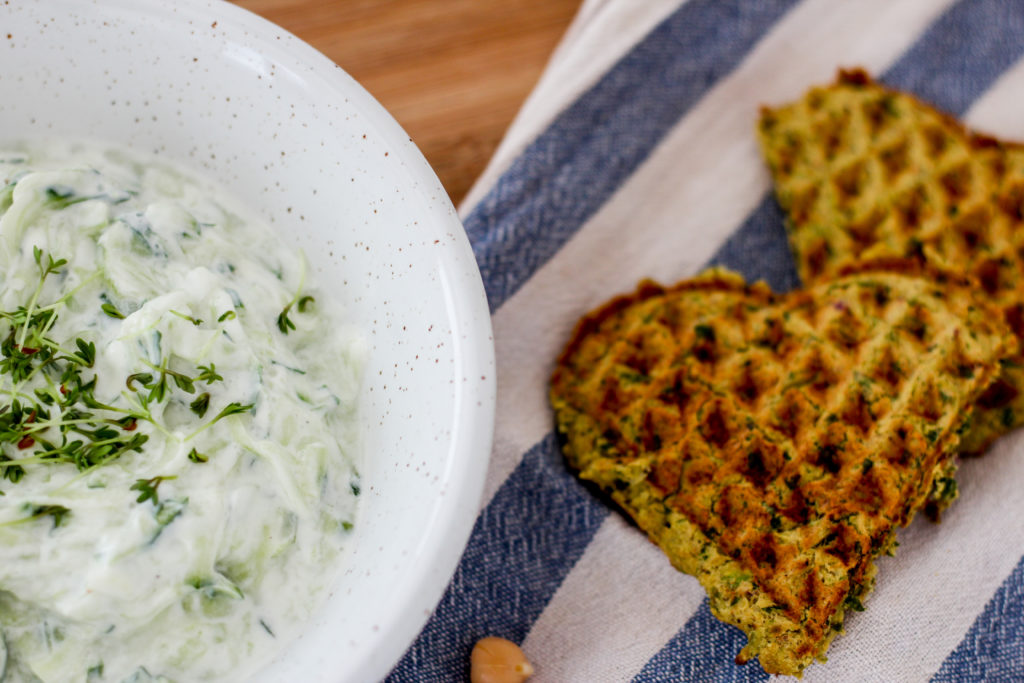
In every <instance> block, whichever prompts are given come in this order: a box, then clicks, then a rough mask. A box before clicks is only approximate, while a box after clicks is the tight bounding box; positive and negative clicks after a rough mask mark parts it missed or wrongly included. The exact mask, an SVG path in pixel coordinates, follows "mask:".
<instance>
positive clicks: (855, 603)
mask: <svg viewBox="0 0 1024 683" xmlns="http://www.w3.org/2000/svg"><path fill="white" fill-rule="evenodd" d="M889 265H890V266H891V265H892V264H889ZM964 284H965V283H964V282H953V281H952V280H951V279H950V278H948V277H946V276H944V275H943V276H940V277H939V278H938V279H928V278H921V277H915V276H911V275H905V274H900V273H895V272H869V273H861V274H857V275H848V276H846V277H843V278H841V279H839V280H837V281H834V282H829V283H823V284H820V285H817V286H815V287H814V288H812V289H810V290H807V291H802V292H794V293H792V294H789V295H785V296H775V295H773V294H771V292H770V291H768V290H767V288H766V287H764V286H763V285H754V286H752V287H748V286H746V285H744V284H743V282H742V280H740V279H739V278H738V277H737V276H733V275H731V274H728V273H725V272H722V271H713V272H710V273H708V274H705V275H703V276H701V277H699V278H697V279H695V280H691V281H688V282H684V283H681V284H680V285H676V286H675V287H672V288H669V289H665V288H662V287H659V286H658V285H656V284H654V283H644V284H642V285H641V287H640V289H638V291H637V292H636V293H635V294H634V295H632V296H628V297H623V298H620V299H617V300H615V301H613V302H610V303H609V304H608V305H606V306H605V307H602V308H601V309H598V310H597V311H595V312H594V313H592V314H590V315H589V316H587V317H586V318H584V320H583V321H581V323H580V325H579V327H578V329H577V334H576V336H575V338H574V340H573V342H572V343H570V345H569V346H568V348H567V349H566V351H565V353H564V354H563V356H562V358H561V361H560V363H559V367H558V369H557V370H556V372H555V374H554V377H553V382H552V403H553V405H554V406H555V409H556V413H557V417H558V425H559V430H560V432H561V433H562V434H563V435H564V436H565V438H566V442H565V446H564V450H565V453H566V456H567V458H568V460H569V462H570V464H571V465H572V466H573V467H574V468H576V469H578V470H579V471H580V475H581V477H583V478H584V479H587V480H590V481H593V482H595V483H597V484H598V485H600V486H601V487H602V488H604V489H605V490H606V491H608V492H609V493H610V494H611V496H612V498H613V499H614V500H616V502H617V503H618V504H619V505H621V506H622V507H623V508H624V509H625V510H626V511H627V512H628V513H629V514H630V515H631V516H632V517H633V519H634V520H635V521H636V522H637V523H638V525H639V526H640V527H641V528H643V529H644V530H645V531H646V532H647V533H648V534H649V535H650V536H651V537H652V539H653V540H655V541H656V542H657V543H659V545H661V547H662V548H663V549H664V550H665V551H666V552H667V554H668V555H669V557H670V558H671V559H672V561H673V563H674V564H675V565H676V566H677V567H679V568H680V569H682V570H683V571H686V572H688V573H691V574H694V575H696V576H697V577H698V578H699V579H700V580H701V582H702V583H703V584H704V586H705V588H706V589H707V590H708V593H709V596H710V599H711V606H712V609H713V611H714V612H715V613H716V615H717V616H719V617H720V618H722V619H723V620H725V621H727V622H729V623H733V624H735V625H737V626H739V627H741V628H743V629H744V631H746V632H747V634H748V637H749V642H748V645H747V647H746V648H744V651H743V653H742V654H741V658H743V659H749V658H751V657H753V656H755V655H759V656H760V660H761V664H762V666H763V667H764V668H765V670H766V671H769V672H778V673H790V674H792V673H797V672H799V671H800V670H802V669H803V667H804V666H806V665H807V664H809V663H810V662H811V661H812V660H813V658H814V657H815V656H818V655H820V654H822V653H823V651H824V649H825V648H826V647H827V645H828V643H829V642H830V641H831V639H832V638H833V637H834V636H835V635H836V634H837V633H838V632H839V631H840V630H841V628H842V627H841V624H842V621H843V614H844V612H845V610H846V609H850V608H853V609H859V608H860V600H861V598H862V597H863V595H864V594H865V593H866V592H867V590H869V589H870V586H871V583H872V579H873V576H874V567H873V564H872V559H873V558H874V557H876V556H877V555H878V554H880V553H882V552H884V551H886V550H887V549H889V548H890V546H891V542H892V535H893V532H894V531H895V529H896V528H898V527H900V526H903V525H905V524H906V523H907V522H908V521H909V520H910V519H911V518H912V517H913V516H914V514H915V513H916V512H917V511H918V510H920V509H922V508H924V509H926V510H929V511H930V512H931V513H937V512H938V511H940V510H941V508H942V507H943V506H945V505H946V504H948V503H949V502H950V501H951V499H952V498H953V497H955V491H956V488H955V482H954V480H953V469H954V467H955V466H954V464H953V461H952V456H953V454H954V452H955V449H956V447H957V444H958V442H959V436H958V431H959V430H961V429H962V427H963V425H964V423H965V418H966V416H967V414H968V413H969V411H970V406H971V405H972V404H973V402H974V401H975V400H976V399H977V397H978V395H979V393H980V392H981V391H982V389H983V388H984V387H985V386H986V385H987V384H988V382H989V381H990V380H991V379H992V378H993V377H994V375H995V373H996V372H997V371H998V367H999V364H998V360H999V358H1000V357H1001V356H1004V355H1005V354H1006V353H1007V352H1008V350H1009V349H1010V348H1012V347H1014V346H1015V340H1014V339H1013V338H1012V336H1011V335H1010V334H1009V333H1008V331H1007V330H1006V329H1005V328H1003V327H1002V326H1001V325H1000V324H999V322H998V319H999V316H998V313H995V314H993V312H992V310H991V309H988V308H987V307H985V306H982V305H979V304H977V302H976V301H975V300H974V297H973V292H972V290H971V289H970V288H968V287H966V286H964ZM993 321H995V322H993Z"/></svg>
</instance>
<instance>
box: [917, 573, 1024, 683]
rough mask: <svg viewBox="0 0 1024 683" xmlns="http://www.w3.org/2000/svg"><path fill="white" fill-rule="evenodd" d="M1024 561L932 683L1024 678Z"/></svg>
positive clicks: (1016, 679) (997, 593)
mask: <svg viewBox="0 0 1024 683" xmlns="http://www.w3.org/2000/svg"><path fill="white" fill-rule="evenodd" d="M1021 615H1024V558H1021V560H1020V562H1018V563H1017V568H1016V569H1014V570H1013V571H1012V572H1011V573H1010V576H1009V577H1008V578H1007V579H1006V581H1004V582H1003V585H1002V586H1001V587H1000V588H999V590H998V591H996V594H995V595H994V596H993V597H992V600H990V601H989V603H988V605H987V606H986V607H985V611H984V612H982V613H981V615H980V616H979V617H978V618H977V619H976V620H975V622H974V625H973V626H971V630H970V631H968V632H967V635H966V636H965V637H964V639H963V640H962V641H960V646H959V647H957V649H955V650H954V651H953V652H952V653H951V654H950V655H949V657H947V658H946V661H945V662H944V663H943V664H942V668H941V669H939V672H938V673H937V674H935V677H934V678H932V683H955V682H956V681H1019V680H1022V679H1024V619H1022V618H1021Z"/></svg>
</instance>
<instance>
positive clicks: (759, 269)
mask: <svg viewBox="0 0 1024 683" xmlns="http://www.w3.org/2000/svg"><path fill="white" fill-rule="evenodd" d="M708 265H712V266H723V267H725V268H728V269H730V270H734V271H736V272H737V273H739V274H740V275H742V276H743V277H744V278H745V279H746V280H747V282H754V281H755V280H764V281H765V282H767V283H768V285H769V286H770V287H771V288H772V289H773V290H774V291H776V292H788V291H789V290H791V289H796V288H797V287H799V286H800V277H799V276H798V275H797V274H796V264H795V262H794V261H793V253H792V252H791V251H790V250H789V240H788V239H787V238H786V229H785V227H784V224H783V216H782V209H780V208H779V205H778V203H776V201H775V199H774V198H773V197H772V196H771V194H765V196H764V198H763V199H762V200H761V203H760V204H758V206H757V208H756V209H754V210H753V211H752V212H751V213H750V215H749V216H747V219H746V220H745V221H743V225H742V226H740V229H739V230H737V231H736V232H734V233H733V234H732V235H730V236H729V238H728V239H727V240H726V241H725V243H724V244H722V246H721V247H719V248H718V251H717V252H716V253H715V255H714V256H713V257H711V261H710V262H709V263H708Z"/></svg>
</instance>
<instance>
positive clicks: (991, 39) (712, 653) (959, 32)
mask: <svg viewBox="0 0 1024 683" xmlns="http://www.w3.org/2000/svg"><path fill="white" fill-rule="evenodd" d="M1022 54H1024V3H1022V2H1020V1H1019V0H1014V1H1013V2H1004V1H1003V0H960V2H958V3H957V4H955V5H953V6H952V7H951V8H950V9H948V10H947V11H946V13H945V14H943V15H942V16H941V17H939V18H938V19H937V20H936V21H935V22H934V23H933V24H932V25H931V26H930V27H929V28H928V30H927V31H926V32H925V33H923V34H922V36H921V38H919V39H918V41H917V42H916V43H915V44H914V46H913V47H911V48H910V49H909V50H908V51H907V52H906V53H904V55H903V56H902V57H901V58H900V59H899V61H898V62H897V63H896V64H894V65H893V66H892V68H890V69H889V71H888V72H886V74H885V75H884V76H882V80H883V81H884V82H885V83H886V84H887V85H890V86H892V87H896V88H900V89H903V90H909V91H912V92H915V93H916V94H918V95H920V96H921V97H922V98H923V99H926V100H927V101H929V102H931V103H932V104H935V105H936V106H938V107H940V108H942V109H944V110H946V111H947V112H950V113H953V114H957V115H961V114H963V113H964V112H965V111H966V110H967V109H968V108H969V107H970V105H971V103H972V102H974V100H976V99H977V98H978V97H980V96H981V94H982V93H984V92H985V90H987V89H988V88H989V87H990V86H991V85H992V83H993V82H994V81H995V80H996V78H998V77H999V76H1000V75H1001V74H1002V73H1003V72H1004V71H1005V70H1006V69H1007V68H1009V67H1010V66H1011V65H1012V64H1014V63H1015V62H1016V61H1017V60H1018V59H1020V57H1021V55H1022ZM936 83H941V87H939V86H936ZM711 263H712V264H715V265H722V266H725V267H728V268H731V269H733V270H736V271H737V272H739V273H740V274H742V275H743V276H744V277H745V278H747V279H748V280H756V279H765V280H766V281H767V282H768V284H770V285H771V286H772V287H773V288H774V289H776V290H777V291H786V290H789V289H792V288H794V287H796V286H798V285H799V279H798V277H797V274H796V270H795V267H794V265H793V260H792V257H791V256H790V255H789V249H788V244H787V240H786V234H785V230H784V228H783V223H782V214H781V211H780V209H779V208H778V206H777V204H776V203H775V201H774V200H773V199H772V198H771V196H770V195H768V194H766V195H765V197H764V198H763V200H762V201H761V203H760V204H759V205H758V206H757V208H756V209H754V211H753V212H751V214H750V215H749V216H748V217H747V218H746V220H745V221H744V222H743V225H742V226H741V227H740V229H739V230H737V231H736V232H735V233H734V234H733V235H731V236H730V237H729V239H728V240H726V242H725V244H723V245H722V247H721V248H720V249H719V251H718V253H716V254H715V256H714V257H712V259H711ZM709 614H710V613H709ZM1020 614H1021V613H1020V612H1018V613H1017V616H1016V620H1017V622H1018V625H1019V622H1020V616H1019V615H1020ZM694 619H695V620H701V619H704V615H703V614H698V615H696V616H694V617H693V618H692V619H691V621H692V620H694ZM709 623H710V629H711V631H714V630H715V629H718V631H719V633H718V634H716V637H715V638H710V639H709V637H708V632H707V630H705V629H703V628H696V627H692V626H691V624H690V623H688V624H687V625H686V626H684V628H683V629H682V630H681V631H680V632H679V633H678V634H677V635H676V636H675V637H673V638H672V639H671V640H670V641H669V642H668V643H666V645H665V646H664V647H663V648H662V650H661V651H660V652H659V653H658V654H657V655H655V657H654V658H653V659H652V660H651V663H650V664H649V666H652V665H653V663H654V662H687V664H686V666H690V667H694V668H693V670H694V671H704V670H715V667H717V666H719V665H720V663H721V658H722V652H721V645H720V644H721V642H725V641H724V640H723V639H725V638H727V637H728V635H727V634H729V633H732V634H734V635H735V633H736V631H735V629H733V627H731V626H728V625H726V624H723V623H721V622H718V621H717V620H715V619H713V618H711V621H710V622H709ZM743 642H744V641H743V638H742V636H740V637H738V638H737V640H736V645H735V649H734V650H733V651H732V654H733V655H735V654H736V653H737V652H738V651H739V648H740V647H742V645H743ZM1018 647H1020V646H1019V645H1018ZM1018 654H1020V653H1019V650H1018ZM1018 661H1020V660H1018ZM748 666H752V667H756V665H748ZM1020 666H1021V667H1022V669H1020V670H1019V672H1020V671H1024V663H1021V664H1020ZM757 670H758V671H760V668H759V667H758V668H757ZM644 671H647V668H645V669H644ZM658 671H661V669H658ZM636 680H637V681H660V680H665V679H664V678H663V677H660V676H657V675H652V676H645V675H644V674H641V675H640V676H638V677H637V679H636ZM683 680H690V679H688V678H684V679H683ZM694 680H704V679H703V678H699V677H698V678H695V679H694ZM710 680H719V679H717V678H712V679H710ZM723 680H729V679H723ZM970 680H974V679H970Z"/></svg>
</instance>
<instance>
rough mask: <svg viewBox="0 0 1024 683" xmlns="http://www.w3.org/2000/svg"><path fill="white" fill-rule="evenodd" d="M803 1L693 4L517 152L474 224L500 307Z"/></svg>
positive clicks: (491, 295)
mask: <svg viewBox="0 0 1024 683" xmlns="http://www.w3.org/2000/svg"><path fill="white" fill-rule="evenodd" d="M795 4H796V0H760V1H759V2H748V1H746V0H690V1H689V2H687V3H686V4H684V5H683V6H681V7H680V8H679V9H678V10H676V11H675V12H674V13H673V14H672V15H671V16H669V17H668V18H667V19H665V20H664V21H663V22H662V23H661V24H659V25H658V26H657V27H656V28H655V29H654V30H653V31H651V33H650V34H648V35H647V37H645V38H644V39H643V41H641V42H640V43H639V44H638V45H636V46H635V47H634V48H633V49H632V50H631V51H630V52H629V53H628V54H626V55H625V56H624V57H623V58H622V59H621V60H620V61H619V62H618V63H617V64H616V65H615V66H614V67H613V68H612V69H611V70H610V71H609V72H608V73H607V74H605V76H603V77H602V78H601V80H600V81H598V83H597V84H596V85H594V86H593V87H592V88H591V89H590V90H589V91H587V92H586V93H584V94H583V95H582V96H581V97H580V98H579V99H578V100H576V102H574V103H573V104H572V105H571V106H570V107H569V108H568V109H567V110H566V111H564V112H563V113H562V114H560V115H559V116H558V117H557V118H556V119H555V121H554V122H553V123H552V124H551V126H550V127H549V128H548V129H547V130H545V131H544V132H543V133H542V134H541V135H540V136H539V137H538V138H537V139H536V140H535V141H534V142H533V143H531V144H530V145H529V146H528V147H527V148H526V150H525V151H524V152H523V153H522V155H520V156H519V157H517V158H516V160H515V161H514V162H513V164H512V166H511V167H510V168H509V169H508V171H506V172H505V173H504V174H503V175H502V176H501V178H500V179H499V180H498V181H497V183H496V184H495V186H494V188H492V189H491V191H490V192H489V193H488V194H487V196H485V197H484V198H483V199H482V200H481V201H480V203H479V204H478V205H477V206H476V207H475V208H474V209H473V211H472V212H471V213H470V214H469V216H467V217H466V220H465V226H466V232H467V234H468V235H469V239H470V242H472V244H473V249H474V252H475V254H476V258H477V262H478V263H479V265H480V271H481V274H482V275H483V280H484V286H485V288H486V289H487V296H488V300H489V302H490V305H491V310H497V308H498V307H499V306H501V304H503V303H504V302H505V301H506V300H507V299H508V298H509V297H510V296H511V295H512V294H514V293H515V292H516V290H518V289H519V287H520V286H521V285H522V284H523V283H524V282H526V280H528V279H529V278H530V276H531V275H533V273H534V272H535V271H536V270H537V269H538V268H539V267H540V266H542V265H543V264H544V263H546V262H547V261H548V259H550V258H551V257H552V256H553V255H554V254H555V252H557V251H558V250H559V248H561V246H562V245H563V244H564V243H565V242H566V241H567V240H568V239H569V238H570V237H572V235H573V234H575V232H576V231H577V230H578V229H579V228H580V226H581V225H583V223H584V222H585V221H586V220H587V219H588V218H589V217H590V216H592V215H593V214H594V212H595V211H597V209H598V208H600V206H601V205H602V204H604V203H605V201H606V200H607V199H608V198H609V197H611V195H612V194H613V193H614V192H615V191H616V190H617V189H618V188H619V187H620V186H621V185H622V183H623V182H624V181H625V179H626V178H628V177H629V176H630V175H631V174H632V173H633V171H634V170H636V168H637V167H638V166H640V164H641V163H643V161H644V160H645V159H646V158H647V156H648V155H649V154H650V152H651V150H653V149H654V147H655V146H656V145H657V143H658V142H659V141H660V140H661V139H662V137H663V136H664V135H665V133H666V132H668V131H669V130H670V129H671V128H672V127H673V126H674V125H675V124H676V123H677V122H678V120H679V119H680V118H681V117H682V116H683V115H684V114H685V113H686V112H687V111H688V110H689V109H690V108H691V107H692V106H693V105H694V104H696V103H697V102H698V101H699V100H700V99H701V97H703V96H704V95H705V93H707V91H708V90H710V89H711V87H713V86H714V85H715V84H716V83H717V82H718V81H719V80H721V79H722V78H723V77H724V76H726V75H727V74H728V73H729V72H731V71H732V70H733V69H734V68H735V67H736V65H737V64H739V63H740V61H741V60H742V59H743V57H744V56H746V54H747V53H748V52H749V51H750V49H751V48H752V47H753V46H754V45H755V44H756V43H757V41H758V40H759V39H760V38H761V37H762V36H763V35H764V34H765V33H766V32H767V30H768V29H769V28H771V26H772V25H773V24H774V23H775V22H776V21H777V20H778V19H779V17H781V16H782V15H783V14H785V13H786V11H787V10H788V9H789V8H790V7H792V6H793V5H795ZM652 92H656V93H657V96H655V97H652V96H650V94H649V93H652Z"/></svg>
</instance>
